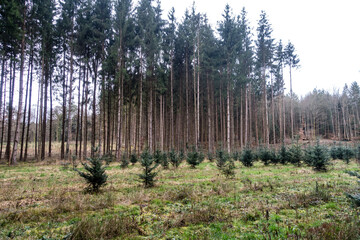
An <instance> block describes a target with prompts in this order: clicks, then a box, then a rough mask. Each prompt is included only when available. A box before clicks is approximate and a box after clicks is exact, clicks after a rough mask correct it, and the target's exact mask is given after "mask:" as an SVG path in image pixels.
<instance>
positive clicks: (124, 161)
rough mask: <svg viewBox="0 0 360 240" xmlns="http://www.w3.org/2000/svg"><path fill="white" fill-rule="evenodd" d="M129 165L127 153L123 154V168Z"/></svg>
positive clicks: (121, 163)
mask: <svg viewBox="0 0 360 240" xmlns="http://www.w3.org/2000/svg"><path fill="white" fill-rule="evenodd" d="M128 166H129V159H128V158H127V156H126V153H124V154H123V155H122V156H121V160H120V167H121V168H122V169H125V168H127V167H128Z"/></svg>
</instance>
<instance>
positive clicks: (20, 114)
mask: <svg viewBox="0 0 360 240" xmlns="http://www.w3.org/2000/svg"><path fill="white" fill-rule="evenodd" d="M25 13H26V7H24V13H23V24H22V39H21V56H20V77H19V104H18V112H17V117H16V125H15V136H14V145H13V151H12V155H11V161H10V163H11V165H15V164H16V163H17V160H16V157H17V147H18V143H19V128H20V119H21V118H22V104H23V81H24V62H25V19H26V18H25V15H26V14H25Z"/></svg>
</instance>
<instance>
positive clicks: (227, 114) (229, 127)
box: [226, 66, 231, 153]
mask: <svg viewBox="0 0 360 240" xmlns="http://www.w3.org/2000/svg"><path fill="white" fill-rule="evenodd" d="M226 105H227V109H226V123H227V139H226V142H227V152H228V153H230V152H231V142H230V134H231V122H230V68H229V66H227V91H226Z"/></svg>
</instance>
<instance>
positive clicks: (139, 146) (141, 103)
mask: <svg viewBox="0 0 360 240" xmlns="http://www.w3.org/2000/svg"><path fill="white" fill-rule="evenodd" d="M140 69H141V70H140V85H139V95H140V96H139V97H140V100H139V101H140V104H139V136H138V139H139V141H138V144H139V145H138V155H140V150H141V149H142V136H143V135H142V122H143V121H142V118H143V94H142V92H143V73H142V55H141V53H140Z"/></svg>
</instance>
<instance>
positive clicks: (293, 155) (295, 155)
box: [289, 143, 304, 167]
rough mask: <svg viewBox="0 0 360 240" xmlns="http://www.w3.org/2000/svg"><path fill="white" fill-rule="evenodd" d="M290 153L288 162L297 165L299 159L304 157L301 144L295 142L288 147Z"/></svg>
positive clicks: (299, 164) (298, 164) (299, 161)
mask: <svg viewBox="0 0 360 240" xmlns="http://www.w3.org/2000/svg"><path fill="white" fill-rule="evenodd" d="M289 154H290V162H291V163H292V164H294V165H296V166H298V167H300V166H301V160H302V159H303V157H304V154H303V151H302V149H301V146H300V145H299V144H298V143H297V144H293V145H292V146H291V147H290V149H289Z"/></svg>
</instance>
